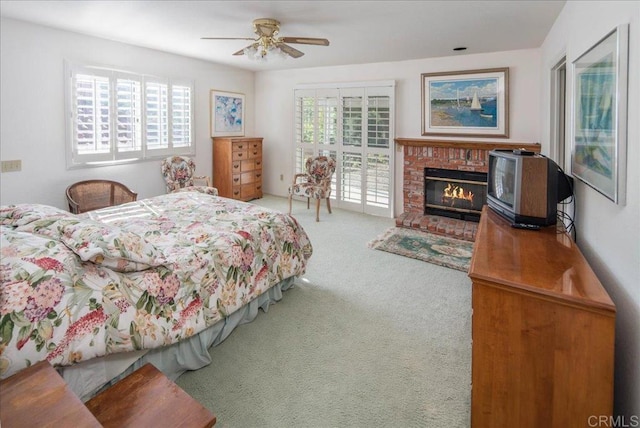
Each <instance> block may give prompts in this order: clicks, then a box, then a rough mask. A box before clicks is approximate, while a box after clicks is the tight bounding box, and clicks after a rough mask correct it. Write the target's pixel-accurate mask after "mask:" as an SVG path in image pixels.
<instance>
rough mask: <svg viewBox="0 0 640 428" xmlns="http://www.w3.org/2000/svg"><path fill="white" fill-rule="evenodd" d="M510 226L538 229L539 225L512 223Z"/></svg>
mask: <svg viewBox="0 0 640 428" xmlns="http://www.w3.org/2000/svg"><path fill="white" fill-rule="evenodd" d="M511 227H513V228H515V229H527V230H540V226H538V225H537V224H527V223H513V224H512V225H511Z"/></svg>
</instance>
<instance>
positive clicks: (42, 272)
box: [0, 192, 312, 378]
mask: <svg viewBox="0 0 640 428" xmlns="http://www.w3.org/2000/svg"><path fill="white" fill-rule="evenodd" d="M0 220H1V226H0V228H1V241H0V252H1V256H2V257H1V260H0V279H1V285H0V287H1V288H0V377H1V378H5V377H8V376H10V375H11V374H13V373H16V372H17V371H19V370H21V369H23V368H25V367H27V366H29V365H31V364H34V363H36V362H38V361H41V360H45V359H46V360H48V361H49V362H51V363H52V364H53V365H55V366H61V365H62V366H64V365H70V364H73V363H75V362H79V361H85V360H89V359H91V358H95V357H100V356H103V355H106V354H111V353H117V352H127V351H132V350H139V349H149V348H156V347H160V346H165V345H169V344H172V343H175V342H178V341H180V340H182V339H185V338H188V337H190V336H192V335H194V334H196V333H198V332H200V331H201V330H203V329H205V328H207V327H208V326H210V325H212V324H214V323H215V322H217V321H219V320H220V319H222V318H224V317H225V316H227V315H229V314H231V313H233V312H234V311H236V310H237V309H239V308H240V307H242V306H243V305H245V304H247V303H248V302H249V301H251V300H253V299H254V298H255V297H257V296H258V295H260V294H262V293H263V292H265V291H266V290H268V289H269V288H270V287H272V286H273V285H275V284H276V283H278V282H280V281H282V280H284V279H286V278H289V277H292V276H300V275H302V274H304V272H305V268H306V263H307V261H308V259H309V257H310V256H311V253H312V247H311V243H310V242H309V239H308V236H307V234H306V233H305V231H304V230H303V229H302V227H301V226H300V225H299V224H298V223H297V222H296V220H295V219H294V218H293V217H291V216H289V215H286V214H283V213H279V212H276V211H272V210H268V209H265V208H261V207H258V206H256V205H252V204H248V203H244V202H239V201H234V200H230V199H225V198H219V197H216V196H211V195H206V194H203V193H197V192H181V193H173V194H167V195H161V196H157V197H154V198H149V199H145V200H141V201H138V202H132V203H129V204H125V205H120V206H118V207H113V208H106V209H103V210H98V211H93V212H91V213H85V214H81V215H73V214H70V213H68V212H66V211H62V210H59V209H57V208H54V207H49V206H45V205H35V204H24V205H12V206H3V207H1V208H0Z"/></svg>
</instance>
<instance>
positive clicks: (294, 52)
mask: <svg viewBox="0 0 640 428" xmlns="http://www.w3.org/2000/svg"><path fill="white" fill-rule="evenodd" d="M275 45H276V47H278V48H280V50H282V52H284V53H286V54H287V55H289V56H290V57H292V58H300V57H301V56H302V55H304V52H300V51H299V50H298V49H296V48H292V47H291V46H289V45H285V44H284V43H276V44H275Z"/></svg>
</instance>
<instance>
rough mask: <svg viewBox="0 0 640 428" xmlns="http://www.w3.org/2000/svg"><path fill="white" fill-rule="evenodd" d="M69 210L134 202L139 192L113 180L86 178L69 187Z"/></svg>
mask: <svg viewBox="0 0 640 428" xmlns="http://www.w3.org/2000/svg"><path fill="white" fill-rule="evenodd" d="M66 194H67V201H68V202H69V211H71V212H72V213H74V214H80V213H83V212H87V211H91V210H97V209H99V208H105V207H112V206H114V205H120V204H124V203H126V202H133V201H135V200H136V199H137V198H138V194H137V193H136V192H134V191H133V190H131V189H129V188H128V187H127V186H125V185H124V184H122V183H118V182H117V181H111V180H85V181H79V182H77V183H74V184H72V185H71V186H69V187H67V191H66Z"/></svg>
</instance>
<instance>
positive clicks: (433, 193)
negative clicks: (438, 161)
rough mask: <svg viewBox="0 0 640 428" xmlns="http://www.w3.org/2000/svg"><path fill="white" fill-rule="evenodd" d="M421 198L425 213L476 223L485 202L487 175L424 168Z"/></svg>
mask: <svg viewBox="0 0 640 428" xmlns="http://www.w3.org/2000/svg"><path fill="white" fill-rule="evenodd" d="M424 195H425V198H424V200H425V203H424V213H425V214H431V215H441V216H446V217H452V218H457V219H461V220H471V221H479V220H480V213H481V212H482V206H483V205H484V204H485V203H486V202H487V174H486V173H484V172H470V171H458V170H452V169H441V168H425V169H424Z"/></svg>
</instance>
